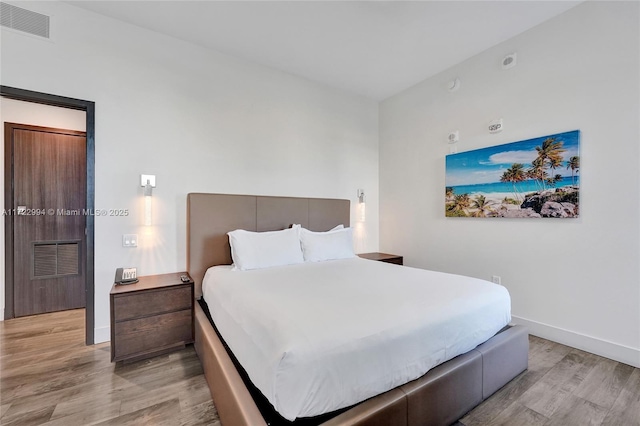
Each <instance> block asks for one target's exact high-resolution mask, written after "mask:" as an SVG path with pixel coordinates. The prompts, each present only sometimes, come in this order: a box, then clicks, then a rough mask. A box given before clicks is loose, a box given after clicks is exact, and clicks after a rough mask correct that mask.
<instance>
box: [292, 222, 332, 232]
mask: <svg viewBox="0 0 640 426" xmlns="http://www.w3.org/2000/svg"><path fill="white" fill-rule="evenodd" d="M291 226H292V227H296V226H297V227H298V228H300V227H302V225H300V224H297V223H294V224H293V225H291ZM338 229H344V225H343V224H340V225H338V226H334V227H333V228H331V229H329V230H328V231H327V232H331V231H337V230H338Z"/></svg>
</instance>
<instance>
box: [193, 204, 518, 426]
mask: <svg viewBox="0 0 640 426" xmlns="http://www.w3.org/2000/svg"><path fill="white" fill-rule="evenodd" d="M187 205H188V256H187V258H188V260H187V261H188V271H189V273H190V274H191V276H192V278H193V279H194V281H195V282H196V297H200V295H201V294H202V283H203V278H204V277H205V273H206V271H207V269H209V268H210V267H212V266H216V265H229V264H230V263H231V254H230V248H229V243H228V237H227V235H226V233H227V232H228V231H231V230H234V229H247V230H252V231H270V230H279V229H284V228H286V227H288V226H289V225H291V224H293V223H299V224H301V225H302V226H303V227H305V228H308V229H311V230H316V231H326V230H327V229H330V228H332V227H334V226H336V225H339V224H345V225H348V224H349V217H350V202H349V201H348V200H334V199H313V198H293V197H264V196H245V195H225V194H189V195H188V202H187ZM334 262H337V263H336V265H338V266H336V268H338V269H339V268H343V269H344V268H346V269H349V268H357V267H360V266H361V262H365V266H368V267H369V268H373V272H371V274H372V275H378V274H383V273H386V272H384V271H387V270H388V268H392V269H393V268H399V269H397V271H398V273H404V274H405V275H406V274H409V275H410V269H411V268H403V267H401V266H396V265H382V264H377V262H373V261H367V260H361V259H349V260H342V261H334ZM359 262H360V263H359ZM367 262H368V263H367ZM356 264H358V265H360V266H358V265H356ZM303 267H306V266H305V265H300V266H299V267H298V265H295V266H294V267H288V268H286V269H287V271H289V270H296V268H298V269H300V268H303ZM317 267H320V266H317ZM384 268H387V269H384ZM214 269H215V268H214ZM383 269H384V271H383ZM219 270H220V271H224V267H222V268H221V269H220V268H219ZM378 271H379V272H378ZM421 272H424V271H421ZM270 273H274V272H273V271H271V272H270ZM222 274H224V272H222ZM318 274H319V275H322V274H321V273H320V272H316V275H318ZM236 275H237V274H236ZM456 277H457V276H451V279H452V280H453V281H455V280H456V279H457V278H456ZM260 279H263V278H260ZM406 279H407V278H406V277H405V278H403V280H406ZM278 281H279V278H278V277H276V278H275V282H276V283H277V282H278ZM489 285H491V284H489ZM388 287H389V286H387V289H386V290H385V291H389V288H388ZM400 287H402V286H400ZM205 288H207V287H206V286H205ZM380 288H381V289H382V288H383V287H380ZM290 290H291V289H289V290H287V289H285V291H290ZM357 290H358V289H357V288H356V289H354V291H355V292H357ZM274 291H275V290H274ZM398 291H400V290H398ZM285 294H286V293H285ZM354 294H355V293H354ZM212 297H213V299H210V301H213V302H214V303H213V305H214V306H212V308H213V309H212V311H214V315H213V316H214V317H215V316H217V314H218V313H219V312H220V311H222V310H224V307H225V306H231V304H229V303H228V302H225V301H224V300H222V299H221V301H220V303H219V304H217V305H216V302H215V301H216V300H218V299H216V297H217V296H212ZM234 297H235V296H234ZM386 297H387V298H392V297H393V292H391V293H389V294H387V296H386ZM279 299H280V296H278V297H276V298H275V299H274V300H272V301H270V302H269V303H276V302H278V300H279ZM243 303H247V302H246V301H245V302H243ZM265 303H266V302H265ZM259 306H260V305H259V304H256V305H254V307H256V309H257V308H258V307H259ZM203 307H204V308H203ZM208 308H209V307H208V306H207V305H206V304H204V305H200V304H196V319H195V327H196V351H197V353H198V356H199V358H200V360H201V362H202V365H203V369H204V372H205V377H206V379H207V383H208V384H209V387H210V390H211V394H212V398H213V400H214V403H215V405H216V407H217V409H218V412H219V415H220V419H221V422H222V423H223V424H224V425H236V424H246V425H266V424H271V423H274V421H273V420H272V419H270V418H269V417H268V416H264V410H262V412H261V408H262V405H264V404H263V403H261V402H260V401H259V399H260V398H259V397H255V394H256V392H255V389H253V388H254V386H253V384H252V383H250V382H249V383H248V382H247V372H246V371H244V368H243V367H242V365H241V364H242V363H241V362H239V361H238V360H237V359H236V356H235V355H234V353H233V352H230V351H228V350H227V348H226V347H225V345H226V344H227V343H231V345H232V346H236V347H238V345H240V346H242V342H241V343H238V341H237V339H236V340H234V339H235V337H234V336H235V335H237V334H238V333H231V334H229V332H228V331H227V333H228V334H227V339H228V340H229V342H225V340H224V339H221V338H220V336H219V335H218V333H217V331H216V328H218V327H215V326H214V325H213V324H212V323H211V322H210V321H209V318H207V314H208V312H207V310H208ZM343 308H344V307H343ZM240 313H241V312H240ZM342 313H344V309H343V312H342ZM394 316H395V314H394ZM497 316H499V317H500V316H502V317H504V314H498V315H497ZM218 318H221V319H219V321H221V323H220V324H219V325H223V324H224V323H225V320H224V318H222V317H218ZM371 318H374V317H371ZM501 320H504V318H503V319H501ZM371 322H375V321H371ZM365 325H367V324H365ZM224 327H226V328H228V327H227V326H224ZM224 327H223V328H224ZM491 327H493V328H495V327H496V325H495V324H493V325H492V326H491ZM491 327H489V328H487V329H486V330H478V332H477V333H472V334H476V336H474V339H480V340H478V341H472V342H471V343H468V342H467V343H461V344H460V345H459V347H457V348H455V351H453V350H452V352H451V353H450V354H449V356H447V355H446V354H439V355H437V356H433V360H430V361H429V362H433V365H436V364H439V365H437V366H436V367H435V368H431V367H432V366H433V365H429V366H428V367H429V368H428V372H427V373H426V374H422V373H420V374H421V375H420V377H418V376H417V375H415V371H414V372H413V373H412V374H414V377H417V378H415V379H414V380H411V381H409V382H408V383H405V382H404V380H405V379H402V380H403V381H401V382H398V383H395V385H394V386H395V387H393V388H392V389H390V390H388V391H386V392H383V393H379V392H378V393H376V392H377V391H374V392H373V393H371V395H369V396H370V397H369V398H368V399H366V400H365V401H364V402H360V403H356V404H355V405H352V406H349V407H347V408H346V409H342V410H338V411H335V412H333V414H335V416H333V417H331V418H325V417H310V418H305V419H303V421H306V420H309V419H311V420H313V419H314V418H315V419H316V423H315V424H318V423H321V424H325V425H346V424H381V425H382V424H385V425H390V424H391V425H396V424H397V425H405V424H406V425H418V424H421V425H425V424H427V425H440V424H442V425H446V424H450V423H452V422H454V421H455V420H457V419H458V418H460V417H461V416H462V415H464V414H465V413H466V412H467V411H469V410H470V409H471V408H473V407H474V406H476V405H477V404H479V403H480V402H481V401H482V400H484V399H485V398H487V397H488V396H490V395H491V394H492V393H494V392H495V391H496V390H498V389H499V388H500V387H502V386H503V385H504V384H506V383H507V382H508V381H510V380H511V379H512V378H513V377H515V376H516V375H518V374H519V373H521V372H522V371H524V370H525V369H526V368H527V357H528V338H527V333H526V330H525V329H524V328H522V327H519V326H514V327H505V328H504V329H502V330H500V332H498V333H497V334H496V330H492V331H491ZM441 328H442V327H440V328H438V327H435V328H433V329H432V330H431V331H428V330H426V329H425V330H419V332H420V333H423V334H424V333H429V332H432V333H435V335H437V334H438V332H440V334H442V333H443V332H442V330H439V329H441ZM463 329H465V330H469V329H470V328H469V327H464V328H463ZM316 331H317V330H316ZM483 333H484V334H486V335H484V336H483ZM487 333H488V334H487ZM314 334H316V333H315V332H314ZM491 336H493V337H491ZM487 339H488V340H487ZM478 342H484V343H481V344H480V345H479V346H477V344H478ZM245 343H246V341H245ZM465 345H467V346H468V347H466V346H465ZM454 346H455V345H454ZM254 349H255V348H254ZM387 350H388V347H387ZM250 352H251V351H249V353H250ZM258 352H259V351H258ZM454 352H455V353H454ZM451 354H453V355H451ZM238 355H240V356H239V357H240V358H245V359H244V362H245V366H247V367H248V368H247V370H252V368H251V367H250V364H251V361H247V360H246V355H242V354H241V353H240V352H238ZM451 356H455V357H453V358H452V359H449V358H451ZM438 358H442V359H439V360H438ZM445 359H446V360H447V361H446V362H443V363H440V362H441V361H442V360H445ZM313 362H317V360H314V361H313ZM253 371H254V373H253V374H254V378H255V379H256V382H257V384H258V385H259V386H260V387H262V390H263V392H262V393H265V394H268V393H269V392H268V390H269V389H270V388H271V386H273V385H274V384H273V383H266V384H264V383H260V382H261V379H259V378H257V377H256V376H255V371H256V369H255V368H253ZM301 371H302V370H301ZM414 377H411V378H414ZM396 379H398V378H394V380H396ZM396 385H397V386H396ZM265 390H266V392H265ZM313 392H315V389H314V391H313ZM313 392H311V393H313ZM252 393H253V395H254V396H252ZM283 395H286V392H285V393H284V394H283ZM347 398H348V397H347ZM290 399H291V400H292V401H293V400H294V399H295V398H293V397H292V398H290ZM287 400H288V398H287ZM272 401H274V400H273V399H272ZM295 402H296V404H298V406H297V407H298V408H297V409H294V408H295V407H294V408H291V406H287V405H286V404H284V405H282V406H281V407H279V408H280V409H281V410H283V411H284V414H285V416H286V417H287V418H289V419H292V418H295V417H297V416H298V415H299V414H303V415H304V414H305V413H311V414H314V413H316V411H314V410H315V408H313V409H311V410H310V411H305V409H304V408H303V409H300V407H308V406H309V401H308V400H302V401H295ZM275 405H278V404H275ZM294 405H295V404H294ZM320 405H322V404H320ZM347 405H348V404H347ZM259 407H260V408H259ZM296 410H298V411H296ZM265 418H266V419H267V420H265ZM318 419H320V420H318ZM285 424H286V420H285ZM294 424H295V423H294ZM304 424H308V423H304Z"/></svg>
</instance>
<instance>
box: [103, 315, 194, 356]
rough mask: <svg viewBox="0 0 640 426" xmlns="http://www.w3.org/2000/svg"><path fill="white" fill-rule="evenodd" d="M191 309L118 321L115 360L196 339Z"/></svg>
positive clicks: (116, 325)
mask: <svg viewBox="0 0 640 426" xmlns="http://www.w3.org/2000/svg"><path fill="white" fill-rule="evenodd" d="M191 312H192V311H191V309H190V308H189V309H187V310H183V311H178V312H171V313H168V314H162V315H156V316H151V317H147V318H140V319H135V320H131V321H124V322H119V323H116V324H115V327H116V329H115V336H116V341H115V342H114V343H115V346H114V348H115V354H114V358H115V360H116V361H117V360H119V359H121V358H123V357H127V356H128V355H132V354H144V353H145V352H150V351H154V350H157V349H161V348H166V347H171V346H176V345H180V346H182V345H184V344H187V343H191V342H193V328H192V316H191Z"/></svg>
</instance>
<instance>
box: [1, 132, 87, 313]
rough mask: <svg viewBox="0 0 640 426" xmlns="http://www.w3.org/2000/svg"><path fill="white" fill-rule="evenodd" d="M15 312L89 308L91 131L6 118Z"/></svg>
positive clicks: (6, 158)
mask: <svg viewBox="0 0 640 426" xmlns="http://www.w3.org/2000/svg"><path fill="white" fill-rule="evenodd" d="M4 142H5V168H6V169H10V170H7V175H8V174H11V180H10V181H8V182H6V186H5V191H9V192H10V194H7V195H6V199H11V204H10V205H6V206H5V207H6V208H5V214H6V215H7V216H11V217H10V218H9V220H10V221H11V222H12V229H11V230H10V232H11V234H12V235H9V236H8V237H9V239H10V241H13V247H12V248H11V250H10V251H11V253H12V257H13V265H12V269H13V279H12V280H11V282H8V283H7V285H13V311H14V316H15V317H22V316H27V315H35V314H43V313H47V312H54V311H63V310H68V309H76V308H84V307H85V289H84V282H85V274H84V261H83V260H84V254H85V253H84V250H83V247H84V246H85V244H86V238H85V216H86V214H87V209H86V192H87V191H86V181H85V179H84V177H85V175H86V134H85V132H80V131H74V130H68V129H55V128H49V127H39V126H30V125H25V124H18V123H8V122H5V138H4Z"/></svg>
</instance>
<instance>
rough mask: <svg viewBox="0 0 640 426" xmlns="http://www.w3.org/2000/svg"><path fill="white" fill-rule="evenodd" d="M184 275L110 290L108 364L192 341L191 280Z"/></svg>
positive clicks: (158, 277)
mask: <svg viewBox="0 0 640 426" xmlns="http://www.w3.org/2000/svg"><path fill="white" fill-rule="evenodd" d="M183 274H186V272H179V273H172V274H163V275H149V276H146V277H138V279H139V282H137V283H136V284H128V285H116V284H114V285H113V287H112V288H111V293H110V299H111V300H110V301H111V361H123V360H127V361H136V360H139V359H143V358H148V357H152V356H155V355H159V354H161V353H164V352H169V351H172V350H177V349H181V348H184V347H185V345H186V344H188V343H193V340H194V334H193V333H194V328H193V319H194V310H193V303H194V298H193V280H191V281H189V282H187V283H183V282H182V281H181V280H180V275H183Z"/></svg>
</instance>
